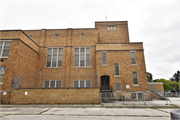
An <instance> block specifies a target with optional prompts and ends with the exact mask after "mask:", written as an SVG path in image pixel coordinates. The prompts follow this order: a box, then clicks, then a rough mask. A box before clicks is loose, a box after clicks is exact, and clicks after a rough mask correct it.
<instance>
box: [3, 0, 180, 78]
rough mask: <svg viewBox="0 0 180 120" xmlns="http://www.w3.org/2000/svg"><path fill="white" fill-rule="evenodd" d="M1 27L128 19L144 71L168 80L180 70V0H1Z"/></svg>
mask: <svg viewBox="0 0 180 120" xmlns="http://www.w3.org/2000/svg"><path fill="white" fill-rule="evenodd" d="M0 1H1V2H0V30H8V29H10V30H12V29H22V30H28V29H30V30H32V29H42V28H46V29H64V28H65V29H66V28H94V27H95V21H106V16H107V21H128V29H129V37H130V42H143V46H144V55H145V63H146V71H147V72H150V73H152V74H153V79H160V78H164V79H167V80H169V78H170V77H172V76H173V74H174V73H176V72H177V70H180V52H179V51H180V49H179V48H180V36H179V34H180V15H179V14H180V12H179V11H180V0H143V1H142V0H66V1H65V0H51V1H50V0H0Z"/></svg>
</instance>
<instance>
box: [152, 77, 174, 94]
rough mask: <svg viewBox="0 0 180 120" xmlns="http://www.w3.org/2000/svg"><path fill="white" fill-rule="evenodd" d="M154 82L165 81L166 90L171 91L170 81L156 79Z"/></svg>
mask: <svg viewBox="0 0 180 120" xmlns="http://www.w3.org/2000/svg"><path fill="white" fill-rule="evenodd" d="M154 82H163V87H164V91H170V90H171V86H170V85H169V81H168V80H166V79H163V78H161V79H155V80H154Z"/></svg>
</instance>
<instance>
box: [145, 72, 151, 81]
mask: <svg viewBox="0 0 180 120" xmlns="http://www.w3.org/2000/svg"><path fill="white" fill-rule="evenodd" d="M146 73H147V79H148V82H152V80H153V75H152V73H150V72H146Z"/></svg>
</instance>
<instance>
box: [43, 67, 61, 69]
mask: <svg viewBox="0 0 180 120" xmlns="http://www.w3.org/2000/svg"><path fill="white" fill-rule="evenodd" d="M46 68H55V69H59V68H63V67H46Z"/></svg>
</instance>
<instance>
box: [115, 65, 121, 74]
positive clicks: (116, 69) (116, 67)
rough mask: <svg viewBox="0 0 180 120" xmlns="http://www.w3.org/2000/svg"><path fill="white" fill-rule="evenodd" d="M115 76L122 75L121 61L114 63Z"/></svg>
mask: <svg viewBox="0 0 180 120" xmlns="http://www.w3.org/2000/svg"><path fill="white" fill-rule="evenodd" d="M114 70H115V76H120V74H119V63H114Z"/></svg>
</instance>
